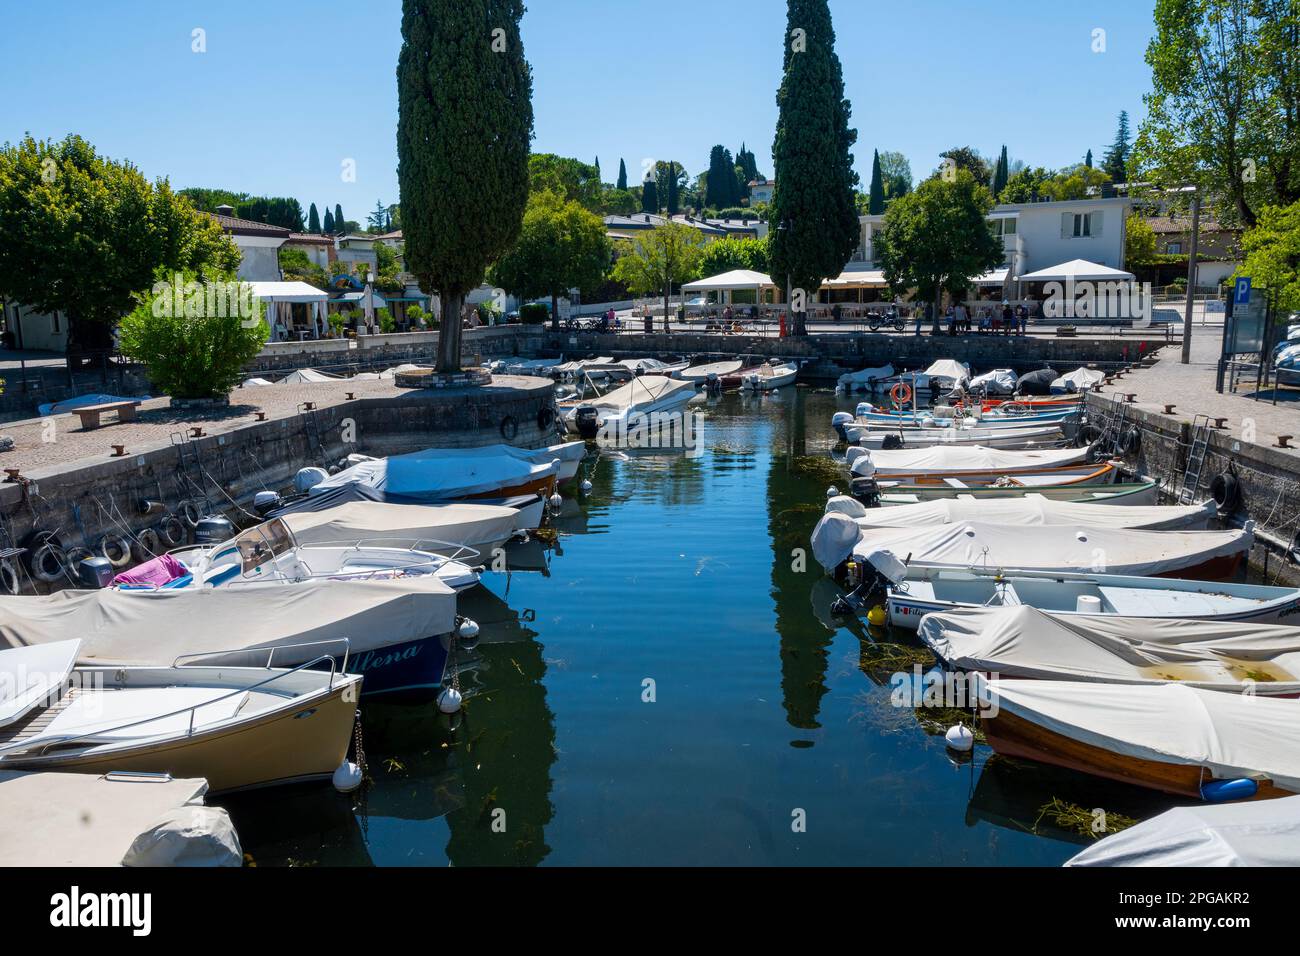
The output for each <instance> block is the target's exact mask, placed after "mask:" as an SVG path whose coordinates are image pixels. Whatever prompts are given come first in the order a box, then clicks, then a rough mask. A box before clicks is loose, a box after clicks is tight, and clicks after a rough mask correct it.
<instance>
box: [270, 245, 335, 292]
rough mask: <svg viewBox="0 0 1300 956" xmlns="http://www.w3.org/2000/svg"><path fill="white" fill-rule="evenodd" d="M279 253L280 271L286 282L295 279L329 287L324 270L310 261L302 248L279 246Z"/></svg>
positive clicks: (323, 287) (317, 286) (321, 286)
mask: <svg viewBox="0 0 1300 956" xmlns="http://www.w3.org/2000/svg"><path fill="white" fill-rule="evenodd" d="M279 255H280V271H281V272H283V273H284V278H285V281H286V282H292V281H294V280H297V281H299V282H306V283H307V284H308V285H313V286H315V287H316V288H318V289H327V288H329V277H328V276H327V275H326V274H325V270H324V269H322V268H321V267H320V266H318V265H316V263H314V262H312V261H311V258H310V257H309V256H308V255H307V253H306V252H304V251H303V250H301V249H294V248H290V247H288V246H281V247H280V254H279Z"/></svg>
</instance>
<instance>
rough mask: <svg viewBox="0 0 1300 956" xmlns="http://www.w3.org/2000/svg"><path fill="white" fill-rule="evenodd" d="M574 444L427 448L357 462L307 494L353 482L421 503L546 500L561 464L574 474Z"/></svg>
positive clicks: (578, 457)
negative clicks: (538, 497)
mask: <svg viewBox="0 0 1300 956" xmlns="http://www.w3.org/2000/svg"><path fill="white" fill-rule="evenodd" d="M574 444H578V445H580V444H581V443H580V442H578V443H573V442H569V443H565V444H563V445H559V446H554V447H553V448H548V449H537V450H530V449H526V448H515V447H514V446H513V445H486V446H483V447H481V448H426V449H424V450H422V451H415V452H410V453H408V454H405V455H391V456H389V457H388V458H370V459H364V460H358V461H356V463H355V464H353V465H352V466H351V467H349V468H345V469H343V470H342V471H340V472H339V473H338V474H335V475H329V476H326V477H325V478H323V479H322V480H320V481H318V482H316V483H315V484H313V485H312V486H311V487H310V489H309V493H310V494H313V495H319V494H323V493H325V492H327V491H330V490H332V489H334V488H339V487H342V486H344V485H348V484H352V483H354V482H356V483H360V484H363V485H368V486H370V487H371V488H374V489H375V490H376V491H378V492H381V493H383V494H387V495H393V496H396V497H399V498H405V499H408V500H414V501H424V502H434V501H461V500H473V499H480V498H509V497H514V496H517V495H535V494H542V495H547V496H549V495H550V494H551V493H552V492H553V491H554V489H555V486H556V484H557V483H558V481H559V476H560V472H561V467H562V465H565V464H571V466H572V468H573V471H574V472H575V473H576V471H577V462H579V461H581V449H570V447H569V446H570V445H574ZM561 449H562V450H563V453H562V454H561V453H560V451H559V450H561ZM547 455H549V456H550V457H545V456H547ZM565 470H566V471H567V468H566V469H565Z"/></svg>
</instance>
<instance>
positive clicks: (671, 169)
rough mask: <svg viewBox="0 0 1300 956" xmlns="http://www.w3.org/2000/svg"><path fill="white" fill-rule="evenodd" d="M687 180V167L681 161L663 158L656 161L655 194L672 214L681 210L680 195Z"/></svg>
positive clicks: (669, 213)
mask: <svg viewBox="0 0 1300 956" xmlns="http://www.w3.org/2000/svg"><path fill="white" fill-rule="evenodd" d="M685 180H686V167H684V166H683V165H682V164H681V163H678V162H674V161H672V160H662V159H661V160H659V161H658V162H657V163H655V194H656V195H657V196H658V197H659V199H660V200H661V202H662V203H663V206H664V208H665V209H667V211H668V215H670V216H675V215H677V213H679V212H681V207H680V198H679V197H680V194H681V190H682V189H683V187H684V184H685Z"/></svg>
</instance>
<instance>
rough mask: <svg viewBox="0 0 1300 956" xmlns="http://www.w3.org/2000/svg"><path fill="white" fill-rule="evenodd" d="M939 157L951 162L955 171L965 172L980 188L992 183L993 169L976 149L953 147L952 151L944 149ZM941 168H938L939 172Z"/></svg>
mask: <svg viewBox="0 0 1300 956" xmlns="http://www.w3.org/2000/svg"><path fill="white" fill-rule="evenodd" d="M939 157H940V158H941V159H947V160H951V161H952V164H953V165H955V167H956V168H957V169H964V170H966V171H967V172H968V173H970V174H971V175H972V176H973V177H974V178H975V182H977V183H979V184H980V185H981V186H987V185H989V184H990V183H991V182H992V181H993V169H992V167H991V166H990V165H989V161H988V160H987V159H985V158H984V157H983V156H981V155H980V152H979V150H977V149H973V148H972V147H970V146H954V147H953V148H952V149H945V150H944V151H943V152H942V153H940V154H939ZM942 168H943V167H940V170H942Z"/></svg>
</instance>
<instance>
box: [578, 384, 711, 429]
mask: <svg viewBox="0 0 1300 956" xmlns="http://www.w3.org/2000/svg"><path fill="white" fill-rule="evenodd" d="M694 395H695V383H694V382H690V381H684V380H681V379H675V378H666V377H664V376H663V375H642V376H639V377H638V378H634V379H632V381H630V382H628V383H627V384H626V385H620V386H619V387H618V388H615V389H611V390H610V391H608V392H606V393H605V394H604V395H601V396H600V397H599V398H592V399H588V400H584V401H582V402H579V403H578V404H579V406H586V405H590V406H592V407H593V408H597V409H604V410H606V411H610V412H622V411H625V410H627V411H639V410H645V409H648V408H650V407H651V406H657V405H662V404H663V403H664V402H665V401H671V400H672V399H674V398H676V399H677V400H682V401H689V400H690V398H691V397H692V396H694ZM576 412H577V408H576V407H575V408H573V409H571V410H570V411H569V413H568V416H567V417H569V418H572V417H573V416H574V414H576ZM570 444H576V445H581V444H582V442H571V443H570Z"/></svg>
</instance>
